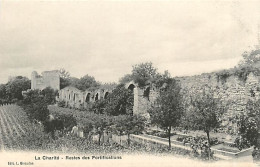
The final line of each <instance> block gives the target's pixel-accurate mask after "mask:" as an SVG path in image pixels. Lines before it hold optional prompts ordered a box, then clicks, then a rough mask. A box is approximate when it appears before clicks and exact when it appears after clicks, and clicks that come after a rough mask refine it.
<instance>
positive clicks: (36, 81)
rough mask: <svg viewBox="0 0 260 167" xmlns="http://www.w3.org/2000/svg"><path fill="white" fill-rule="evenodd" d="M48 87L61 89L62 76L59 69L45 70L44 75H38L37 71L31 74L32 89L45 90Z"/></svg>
mask: <svg viewBox="0 0 260 167" xmlns="http://www.w3.org/2000/svg"><path fill="white" fill-rule="evenodd" d="M46 87H51V88H53V89H54V90H60V76H59V71H57V70H54V71H44V72H42V76H41V75H38V73H37V72H36V71H33V72H32V75H31V89H32V90H35V89H40V90H43V89H44V88H46Z"/></svg>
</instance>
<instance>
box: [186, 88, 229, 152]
mask: <svg viewBox="0 0 260 167" xmlns="http://www.w3.org/2000/svg"><path fill="white" fill-rule="evenodd" d="M191 105H192V106H191V111H190V112H187V118H188V119H187V121H186V124H187V125H189V128H191V129H193V130H203V131H204V132H205V133H206V134H207V137H208V148H209V150H210V136H209V133H210V131H211V130H213V129H216V128H218V127H219V126H220V123H221V119H220V118H221V116H222V115H223V113H224V112H225V110H226V108H225V107H224V106H223V105H222V102H221V101H220V99H218V98H215V97H214V93H213V91H212V89H211V88H210V87H207V86H206V85H205V86H204V89H203V90H202V92H197V93H196V96H194V97H191Z"/></svg>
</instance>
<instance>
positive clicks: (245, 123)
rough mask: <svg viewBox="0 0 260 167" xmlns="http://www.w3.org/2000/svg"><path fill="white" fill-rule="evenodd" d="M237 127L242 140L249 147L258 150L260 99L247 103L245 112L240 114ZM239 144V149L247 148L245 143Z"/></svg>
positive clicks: (259, 145)
mask: <svg viewBox="0 0 260 167" xmlns="http://www.w3.org/2000/svg"><path fill="white" fill-rule="evenodd" d="M238 126H239V133H240V135H241V137H242V140H243V141H248V142H249V146H255V147H257V148H260V130H259V129H260V99H259V100H256V101H253V100H249V101H248V102H247V104H246V111H245V113H241V115H240V120H239V122H238ZM240 144H242V145H240V149H242V148H246V147H247V143H245V142H240ZM243 144H244V145H243ZM238 146H239V145H238Z"/></svg>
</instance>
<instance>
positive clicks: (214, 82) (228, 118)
mask: <svg viewBox="0 0 260 167" xmlns="http://www.w3.org/2000/svg"><path fill="white" fill-rule="evenodd" d="M176 79H178V80H179V81H180V83H181V86H182V89H183V92H185V93H184V97H186V98H187V97H189V96H190V95H193V96H196V92H199V91H201V90H202V89H203V88H204V86H205V85H208V86H210V87H211V88H212V89H213V90H214V93H215V96H216V97H220V98H221V100H222V101H223V103H224V105H226V106H227V107H228V110H227V112H226V113H225V114H224V116H223V118H222V120H223V124H222V125H223V128H221V129H220V130H222V131H223V132H225V133H230V134H234V133H237V120H236V116H238V115H239V114H240V113H241V112H244V111H245V108H246V103H247V101H248V100H249V99H252V100H256V99H258V98H259V96H260V84H259V76H255V75H254V74H253V73H250V74H249V75H248V77H247V80H246V81H241V80H240V79H239V77H237V76H235V75H231V76H229V77H227V78H226V80H225V81H223V80H220V79H218V76H217V74H216V73H210V74H202V75H197V76H190V77H178V78H176Z"/></svg>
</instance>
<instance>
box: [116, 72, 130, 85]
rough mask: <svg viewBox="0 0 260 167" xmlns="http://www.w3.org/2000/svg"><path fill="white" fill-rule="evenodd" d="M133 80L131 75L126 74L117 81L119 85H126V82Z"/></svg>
mask: <svg viewBox="0 0 260 167" xmlns="http://www.w3.org/2000/svg"><path fill="white" fill-rule="evenodd" d="M132 80H133V76H132V74H126V75H124V76H123V77H122V78H120V79H119V83H120V84H126V83H128V82H131V81H132Z"/></svg>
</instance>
